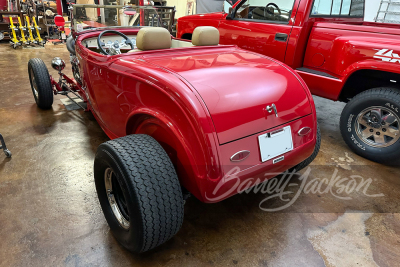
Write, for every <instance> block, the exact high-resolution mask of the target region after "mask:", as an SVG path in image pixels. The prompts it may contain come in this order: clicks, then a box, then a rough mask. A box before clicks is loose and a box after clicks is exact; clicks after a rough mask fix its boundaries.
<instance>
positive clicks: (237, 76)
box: [146, 49, 312, 144]
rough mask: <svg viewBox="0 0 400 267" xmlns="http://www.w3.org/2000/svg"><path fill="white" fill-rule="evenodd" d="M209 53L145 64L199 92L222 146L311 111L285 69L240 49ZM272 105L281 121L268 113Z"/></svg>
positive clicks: (295, 78) (305, 99)
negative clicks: (169, 73)
mask: <svg viewBox="0 0 400 267" xmlns="http://www.w3.org/2000/svg"><path fill="white" fill-rule="evenodd" d="M215 50H219V51H221V49H215ZM219 51H217V52H219ZM193 52H194V51H193ZM207 52H208V53H202V54H197V55H196V54H195V53H193V54H190V55H182V54H181V55H180V56H175V57H173V58H171V57H168V58H160V57H158V58H150V57H146V61H148V62H151V63H153V64H157V65H158V66H160V67H164V68H166V69H169V70H171V71H174V72H176V73H177V74H179V75H180V76H181V77H183V78H184V79H185V80H186V81H188V82H189V83H190V84H191V85H192V86H193V87H194V88H195V89H196V90H197V92H198V93H199V94H200V96H201V98H202V99H203V101H204V103H205V105H206V106H207V109H208V111H209V112H210V115H211V117H212V120H213V122H214V126H215V129H216V132H217V135H218V139H219V143H220V144H225V143H228V142H231V141H234V140H237V139H240V138H244V137H246V136H249V135H253V134H255V133H259V132H262V131H265V130H267V129H269V128H273V127H276V126H279V125H282V124H285V123H287V122H289V121H293V120H295V119H298V118H300V117H303V116H306V115H308V114H310V113H311V112H312V109H311V107H310V103H309V100H308V97H307V94H306V92H305V90H306V89H304V88H303V86H302V85H301V83H300V82H299V80H298V79H297V77H296V76H295V75H294V74H293V73H292V72H290V71H289V70H288V69H286V68H285V67H283V66H282V65H280V64H278V63H276V62H275V61H273V60H270V59H268V58H265V57H263V56H259V55H257V54H254V53H250V52H246V51H243V50H238V49H231V50H230V52H224V53H217V52H214V53H210V50H208V51H207ZM272 104H275V106H276V109H277V113H278V117H277V116H276V115H275V112H274V111H273V110H272V111H271V112H268V111H267V109H266V107H267V106H272Z"/></svg>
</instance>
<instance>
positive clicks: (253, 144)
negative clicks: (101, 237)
mask: <svg viewBox="0 0 400 267" xmlns="http://www.w3.org/2000/svg"><path fill="white" fill-rule="evenodd" d="M68 42H69V43H67V48H68V50H69V51H70V53H71V58H70V61H71V64H72V69H73V73H74V79H72V78H69V77H67V76H66V75H64V74H63V73H62V69H63V68H64V67H65V63H64V62H63V61H62V60H61V59H60V58H55V59H54V60H53V62H52V65H53V68H55V69H56V70H58V71H59V74H60V78H59V81H56V80H55V79H54V78H52V77H51V76H50V75H49V73H48V70H47V68H46V66H45V64H44V63H43V61H42V60H40V59H37V58H35V59H31V60H30V61H29V63H28V70H29V77H30V81H31V87H32V91H33V93H34V97H35V100H36V103H37V105H38V106H39V107H40V108H43V109H49V108H51V106H52V103H53V94H64V95H68V93H74V94H76V95H78V96H79V97H80V98H81V99H82V100H83V101H84V102H85V103H86V104H87V107H84V108H85V109H86V110H87V111H91V112H92V113H93V115H94V116H95V118H96V120H97V121H98V123H99V124H100V126H101V127H102V129H103V130H104V131H105V133H106V134H107V135H108V136H109V137H110V138H111V139H112V140H111V141H108V142H106V143H103V144H102V145H100V146H99V148H98V150H97V153H96V156H95V162H94V178H95V183H96V190H97V194H98V197H99V201H100V204H101V207H102V209H103V212H104V215H105V217H106V220H107V222H108V224H109V226H110V228H111V230H112V233H113V235H114V236H115V237H116V239H117V240H118V241H119V242H120V243H121V244H122V245H123V246H124V247H126V248H127V249H129V250H131V251H134V252H144V251H147V250H150V249H152V248H154V247H156V246H159V245H161V244H163V243H164V242H166V241H167V240H168V239H170V238H171V237H172V236H174V235H175V234H176V233H177V232H178V230H179V229H180V227H181V224H182V222H183V205H184V200H185V199H184V196H186V193H187V192H190V193H191V194H192V195H194V196H195V197H196V198H198V199H199V200H201V201H203V202H206V203H213V202H218V201H221V200H223V199H225V198H228V197H230V196H232V195H234V194H236V193H238V191H237V190H233V189H235V188H234V187H235V185H237V182H242V181H245V180H246V179H248V178H254V181H256V180H255V179H256V178H258V180H257V183H260V182H263V181H265V180H267V179H269V178H272V177H274V176H276V175H277V174H279V173H282V172H284V171H286V170H288V169H296V170H299V169H302V168H304V167H305V166H307V165H308V164H309V163H310V162H311V161H312V160H313V159H314V158H315V157H316V155H317V153H318V151H319V145H320V133H319V130H318V126H317V120H316V112H315V107H314V102H313V99H312V97H311V94H310V92H309V90H308V88H307V86H306V84H305V83H304V82H303V80H302V79H301V78H300V77H299V75H297V74H296V73H295V72H293V71H292V70H291V69H290V68H289V67H287V66H286V65H284V64H282V63H279V62H277V61H275V60H273V59H271V58H268V57H265V56H262V55H259V54H256V53H253V52H248V51H245V50H242V49H239V48H238V47H236V46H222V45H218V42H219V33H218V30H217V29H215V28H212V27H199V28H197V29H196V30H195V31H194V33H193V38H192V42H188V41H184V40H179V39H175V38H172V37H171V35H170V33H169V32H168V31H167V30H166V29H164V28H161V27H142V28H138V27H118V28H111V27H110V28H106V29H104V28H98V29H90V30H87V31H85V30H84V31H81V32H74V33H73V35H72V37H70V38H69V39H68ZM232 169H235V172H234V173H233V172H232V171H231V170H232ZM232 177H234V178H235V179H232ZM254 185H255V184H252V186H254ZM243 189H246V188H241V190H243Z"/></svg>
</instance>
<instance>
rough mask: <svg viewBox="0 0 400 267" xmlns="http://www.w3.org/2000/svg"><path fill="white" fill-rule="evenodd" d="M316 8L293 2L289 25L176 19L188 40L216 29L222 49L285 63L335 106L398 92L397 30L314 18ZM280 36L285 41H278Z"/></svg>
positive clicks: (223, 17)
mask: <svg viewBox="0 0 400 267" xmlns="http://www.w3.org/2000/svg"><path fill="white" fill-rule="evenodd" d="M244 1H245V0H241V1H238V2H237V3H236V5H235V6H234V8H235V7H236V6H237V5H239V4H240V3H242V2H244ZM313 3H314V1H313V0H295V1H294V5H293V9H292V12H291V15H290V19H289V21H288V22H287V23H280V22H279V23H278V22H274V21H251V20H241V19H231V18H230V15H229V14H227V13H224V12H220V13H212V14H199V15H192V16H186V17H182V18H180V19H178V30H177V37H178V38H183V39H190V35H191V33H192V32H193V30H194V29H195V28H196V27H198V26H214V27H216V28H218V29H219V32H220V35H221V39H220V43H221V44H229V45H237V46H239V47H241V48H243V49H247V50H250V51H254V52H257V53H260V54H263V55H266V56H269V57H272V58H275V59H277V60H279V61H282V62H284V63H285V64H287V65H288V66H290V67H292V68H293V69H295V70H296V72H297V73H298V74H299V75H300V76H301V77H302V78H303V79H304V80H305V82H306V83H307V85H308V87H309V88H310V90H311V92H312V93H313V94H315V95H318V96H321V97H325V98H328V99H331V100H335V101H336V100H341V101H345V102H347V101H348V99H350V98H352V97H354V96H355V95H356V94H358V93H360V92H362V91H365V90H367V89H370V88H374V86H375V87H379V86H381V87H384V86H390V87H398V85H397V84H395V82H393V81H397V80H398V79H399V73H400V68H399V66H400V65H399V64H400V57H399V54H400V48H399V45H398V44H399V40H400V27H399V25H397V24H381V23H371V22H364V21H363V17H350V16H347V17H346V16H342V17H340V16H329V15H327V16H324V15H318V16H316V15H313V14H311V10H312V8H313ZM277 4H278V5H279V2H277ZM280 34H283V35H284V36H286V37H287V38H286V40H283V39H282V40H280V39H279V35H280ZM355 85H356V86H355Z"/></svg>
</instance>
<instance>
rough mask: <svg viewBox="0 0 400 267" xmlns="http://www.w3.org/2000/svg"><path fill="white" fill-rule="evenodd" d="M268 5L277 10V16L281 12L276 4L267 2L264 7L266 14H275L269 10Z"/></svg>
mask: <svg viewBox="0 0 400 267" xmlns="http://www.w3.org/2000/svg"><path fill="white" fill-rule="evenodd" d="M270 6H271V7H272V9H276V10H278V13H279V16H280V15H281V14H282V12H281V9H280V8H279V7H278V5H277V4H275V3H269V4H268V5H267V6H266V7H265V10H266V11H267V13H268V14H271V15H275V11H273V12H271V11H270V10H269V7H270Z"/></svg>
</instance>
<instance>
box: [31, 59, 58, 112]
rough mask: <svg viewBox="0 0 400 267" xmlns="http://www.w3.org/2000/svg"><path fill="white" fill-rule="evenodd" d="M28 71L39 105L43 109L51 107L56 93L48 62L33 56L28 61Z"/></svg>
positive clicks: (34, 95)
mask: <svg viewBox="0 0 400 267" xmlns="http://www.w3.org/2000/svg"><path fill="white" fill-rule="evenodd" d="M28 73H29V80H30V82H31V88H32V93H33V97H34V98H35V101H36V104H37V106H38V107H39V108H41V109H50V108H51V106H52V105H53V101H54V94H53V88H52V85H51V80H50V75H49V71H48V70H47V67H46V64H44V62H43V60H41V59H40V58H32V59H30V60H29V62H28Z"/></svg>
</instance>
